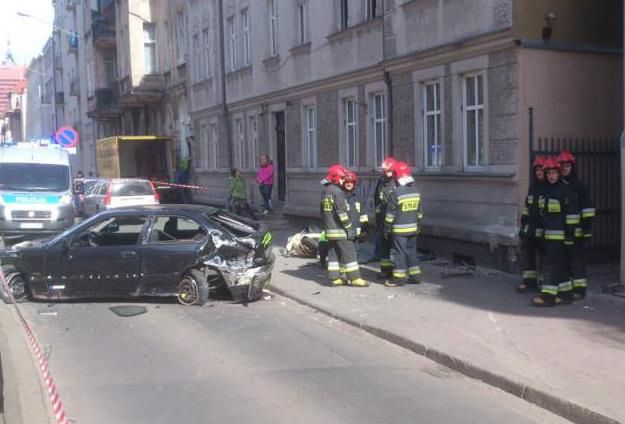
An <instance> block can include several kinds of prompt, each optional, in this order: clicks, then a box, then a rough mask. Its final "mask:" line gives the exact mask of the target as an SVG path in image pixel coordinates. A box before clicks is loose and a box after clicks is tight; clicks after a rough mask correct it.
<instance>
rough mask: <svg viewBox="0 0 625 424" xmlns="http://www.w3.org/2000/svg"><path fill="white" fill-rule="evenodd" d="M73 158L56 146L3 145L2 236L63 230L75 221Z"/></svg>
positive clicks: (0, 162)
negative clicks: (71, 160) (71, 161)
mask: <svg viewBox="0 0 625 424" xmlns="http://www.w3.org/2000/svg"><path fill="white" fill-rule="evenodd" d="M71 175H72V173H71V166H70V158H69V154H68V152H67V151H65V150H64V149H62V148H61V147H59V146H56V145H41V144H37V143H17V144H15V145H3V146H2V147H0V237H2V238H4V239H12V238H17V239H23V238H38V237H45V235H46V234H55V233H60V232H62V231H64V230H66V229H67V228H69V227H71V226H72V225H73V224H74V217H75V215H76V212H75V209H74V204H73V201H72V180H71V178H72V177H71Z"/></svg>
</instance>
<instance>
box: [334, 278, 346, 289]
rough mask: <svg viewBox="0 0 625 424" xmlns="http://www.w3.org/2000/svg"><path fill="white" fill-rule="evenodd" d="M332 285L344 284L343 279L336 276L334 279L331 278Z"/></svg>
mask: <svg viewBox="0 0 625 424" xmlns="http://www.w3.org/2000/svg"><path fill="white" fill-rule="evenodd" d="M332 285H333V286H334V287H338V286H343V285H345V281H344V280H343V279H342V278H337V279H336V280H332Z"/></svg>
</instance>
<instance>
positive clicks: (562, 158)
mask: <svg viewBox="0 0 625 424" xmlns="http://www.w3.org/2000/svg"><path fill="white" fill-rule="evenodd" d="M557 160H558V162H570V163H572V164H573V165H575V156H574V155H573V153H571V152H570V151H568V150H562V152H560V154H559V155H558V158H557Z"/></svg>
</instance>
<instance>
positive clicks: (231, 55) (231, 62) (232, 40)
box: [227, 16, 237, 71]
mask: <svg viewBox="0 0 625 424" xmlns="http://www.w3.org/2000/svg"><path fill="white" fill-rule="evenodd" d="M227 27H228V29H227V31H228V67H229V68H230V71H234V70H236V69H237V33H236V31H235V28H234V16H231V17H229V18H228V23H227Z"/></svg>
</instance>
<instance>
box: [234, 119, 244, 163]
mask: <svg viewBox="0 0 625 424" xmlns="http://www.w3.org/2000/svg"><path fill="white" fill-rule="evenodd" d="M234 128H235V131H236V138H235V140H236V149H237V151H236V157H237V162H238V167H239V168H241V169H243V168H244V167H245V157H246V148H245V127H244V123H243V119H241V118H238V119H235V121H234Z"/></svg>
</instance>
